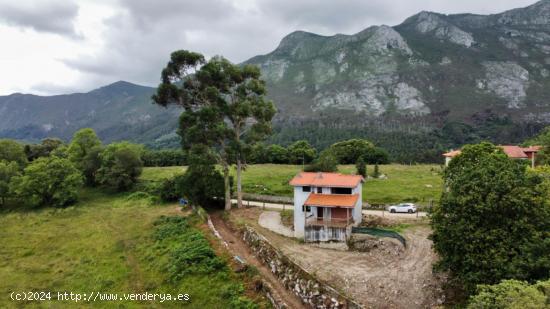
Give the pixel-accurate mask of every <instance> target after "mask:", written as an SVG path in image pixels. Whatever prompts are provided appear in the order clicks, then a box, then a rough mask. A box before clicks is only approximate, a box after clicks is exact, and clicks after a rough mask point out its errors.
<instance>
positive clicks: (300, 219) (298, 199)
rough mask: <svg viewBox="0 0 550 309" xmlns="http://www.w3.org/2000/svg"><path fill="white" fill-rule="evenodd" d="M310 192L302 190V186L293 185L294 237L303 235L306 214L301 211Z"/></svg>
mask: <svg viewBox="0 0 550 309" xmlns="http://www.w3.org/2000/svg"><path fill="white" fill-rule="evenodd" d="M312 189H313V188H312ZM310 193H311V192H303V189H302V187H294V237H297V238H302V237H304V228H305V215H306V214H305V213H304V211H302V206H304V203H305V202H306V200H307V198H308V196H309V194H310ZM312 208H313V207H312ZM308 215H309V213H308Z"/></svg>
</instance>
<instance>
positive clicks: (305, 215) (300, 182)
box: [290, 172, 365, 241]
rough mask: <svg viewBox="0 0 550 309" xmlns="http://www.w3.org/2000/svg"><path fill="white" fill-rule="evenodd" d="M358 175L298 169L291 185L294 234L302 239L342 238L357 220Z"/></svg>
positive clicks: (359, 219) (359, 204) (343, 238)
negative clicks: (299, 171) (311, 171)
mask: <svg viewBox="0 0 550 309" xmlns="http://www.w3.org/2000/svg"><path fill="white" fill-rule="evenodd" d="M364 181H365V180H364V179H363V177H361V176H358V175H343V174H339V173H307V172H301V173H299V174H298V175H296V176H295V177H294V178H292V180H291V181H290V185H291V186H293V187H294V235H295V237H298V238H304V240H305V241H346V240H347V239H348V237H349V236H350V235H351V227H352V226H355V225H358V224H359V223H361V219H362V213H361V208H362V204H363V202H362V185H363V182H364Z"/></svg>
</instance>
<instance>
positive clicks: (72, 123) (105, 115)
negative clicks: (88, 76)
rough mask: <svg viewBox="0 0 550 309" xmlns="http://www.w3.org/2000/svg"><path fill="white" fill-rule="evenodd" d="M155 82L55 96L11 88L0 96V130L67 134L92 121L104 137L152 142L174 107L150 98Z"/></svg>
mask: <svg viewBox="0 0 550 309" xmlns="http://www.w3.org/2000/svg"><path fill="white" fill-rule="evenodd" d="M154 91H155V89H154V88H150V87H144V86H139V85H134V84H131V83H128V82H122V81H120V82H116V83H113V84H111V85H108V86H105V87H101V88H99V89H96V90H93V91H90V92H88V93H75V94H68V95H57V96H35V95H28V94H12V95H9V96H2V97H0V136H2V137H9V138H17V139H22V140H28V141H35V140H39V139H41V138H44V137H46V136H56V137H60V138H63V139H70V137H71V136H72V134H73V133H74V132H75V131H76V130H78V129H79V128H82V127H91V128H93V129H95V130H96V131H97V133H98V134H99V136H100V137H101V138H102V139H103V140H104V141H106V142H110V141H114V140H133V141H137V142H152V141H154V140H156V139H158V138H162V137H163V136H165V135H166V134H170V133H172V132H173V131H174V128H175V127H176V126H177V119H178V115H179V111H178V110H177V109H176V108H169V109H164V108H161V107H159V106H157V105H153V104H152V103H151V100H150V97H151V95H152V94H153V92H154Z"/></svg>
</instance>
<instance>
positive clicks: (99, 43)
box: [0, 0, 535, 95]
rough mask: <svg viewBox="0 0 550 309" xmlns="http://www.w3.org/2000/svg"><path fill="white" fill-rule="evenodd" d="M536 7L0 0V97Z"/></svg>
mask: <svg viewBox="0 0 550 309" xmlns="http://www.w3.org/2000/svg"><path fill="white" fill-rule="evenodd" d="M534 2H535V0H499V1H479V0H461V1H456V0H414V1H411V0H57V1H55V0H34V1H32V0H16V1H14V0H0V39H1V41H0V42H1V43H0V95H6V94H10V93H13V92H23V93H34V94H42V95H50V94H61V93H69V92H76V91H89V90H91V89H94V88H96V87H99V86H102V85H106V84H109V83H112V82H114V81H117V80H126V81H130V82H133V83H138V84H143V85H156V84H157V83H158V80H159V76H160V74H159V72H160V70H161V68H162V67H163V65H164V64H165V63H166V61H167V59H168V56H169V54H170V52H171V51H173V50H176V49H189V50H193V51H198V52H201V53H203V54H205V55H207V56H212V55H223V56H225V57H226V58H228V59H230V60H231V61H234V62H241V61H244V60H246V59H248V58H250V57H252V56H255V55H258V54H265V53H268V52H270V51H272V50H273V49H274V48H275V47H276V46H277V45H278V43H279V41H280V40H281V38H282V37H284V36H285V35H286V34H288V33H290V32H292V31H294V30H305V31H310V32H315V33H319V34H324V35H333V34H335V33H345V34H353V33H356V32H358V31H360V30H362V29H364V28H366V27H368V26H371V25H380V24H386V25H396V24H399V23H400V22H402V21H403V20H404V19H405V18H407V17H408V16H411V15H413V14H415V13H417V12H419V11H422V10H428V11H435V12H441V13H447V14H451V13H464V12H471V13H479V14H491V13H498V12H501V11H504V10H508V9H511V8H516V7H523V6H527V5H530V4H532V3H534Z"/></svg>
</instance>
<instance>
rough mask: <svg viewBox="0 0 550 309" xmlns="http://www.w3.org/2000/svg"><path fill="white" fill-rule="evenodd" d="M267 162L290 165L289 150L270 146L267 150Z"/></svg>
mask: <svg viewBox="0 0 550 309" xmlns="http://www.w3.org/2000/svg"><path fill="white" fill-rule="evenodd" d="M266 157H267V162H269V163H275V164H286V163H288V150H287V149H286V148H285V147H283V146H279V145H270V146H269V147H267V150H266Z"/></svg>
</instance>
